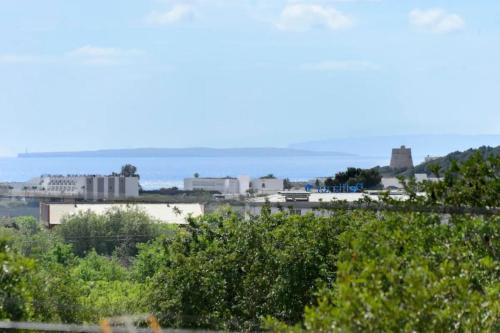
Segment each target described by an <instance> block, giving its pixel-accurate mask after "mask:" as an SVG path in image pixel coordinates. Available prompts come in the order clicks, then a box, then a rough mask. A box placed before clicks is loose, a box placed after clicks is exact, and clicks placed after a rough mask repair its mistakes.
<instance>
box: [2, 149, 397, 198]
mask: <svg viewBox="0 0 500 333" xmlns="http://www.w3.org/2000/svg"><path fill="white" fill-rule="evenodd" d="M127 163H130V164H133V165H135V166H136V167H137V172H138V174H139V175H140V183H141V186H142V187H143V188H144V189H147V190H152V189H159V188H168V187H174V186H175V187H178V188H182V187H183V179H184V178H185V177H192V176H193V174H194V173H198V174H199V175H200V177H225V176H234V177H236V176H240V175H248V176H250V177H261V176H265V175H268V174H273V175H275V176H276V177H282V178H289V179H290V180H292V181H308V180H310V179H315V178H316V177H328V176H333V175H334V174H335V173H337V172H339V171H342V170H345V169H346V168H347V167H357V168H371V167H374V166H377V165H381V166H382V165H388V164H389V157H388V156H386V157H361V156H354V157H352V156H339V157H337V156H335V157H333V156H327V157H325V156H314V157H304V156H296V157H262V158H259V157H165V158H156V157H151V158H114V157H113V158H102V157H99V158H90V157H85V158H81V157H79V158H77V157H61V158H54V157H51V158H18V157H5V158H0V182H22V181H27V180H29V179H31V178H33V177H39V176H40V175H43V174H56V175H67V174H92V175H93V174H99V175H106V174H111V173H112V172H119V171H120V169H121V166H122V165H124V164H127Z"/></svg>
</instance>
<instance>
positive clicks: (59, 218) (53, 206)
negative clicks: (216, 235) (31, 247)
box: [40, 203, 204, 227]
mask: <svg viewBox="0 0 500 333" xmlns="http://www.w3.org/2000/svg"><path fill="white" fill-rule="evenodd" d="M112 209H120V210H124V211H127V210H133V209H138V210H140V211H143V212H144V213H146V214H147V215H149V216H150V217H151V218H152V219H154V220H156V221H158V222H160V223H169V224H185V223H187V222H186V219H187V218H188V217H190V216H192V217H198V216H201V215H203V213H204V207H203V205H201V204H197V203H196V204H168V203H154V204H146V203H144V204H143V203H136V204H130V203H128V204H125V203H123V204H121V203H109V204H99V203H95V204H92V203H85V204H73V203H40V219H41V221H42V222H43V223H44V224H45V225H46V226H47V227H52V226H55V225H59V224H61V223H62V222H63V221H64V219H65V218H67V217H69V216H73V215H77V214H81V213H86V212H92V213H95V214H105V213H106V212H108V211H110V210H112Z"/></svg>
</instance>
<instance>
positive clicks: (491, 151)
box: [405, 146, 500, 175]
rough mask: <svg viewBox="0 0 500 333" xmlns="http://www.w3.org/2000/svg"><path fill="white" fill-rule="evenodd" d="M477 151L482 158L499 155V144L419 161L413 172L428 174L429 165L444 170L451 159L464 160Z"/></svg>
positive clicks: (448, 165) (429, 172)
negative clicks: (427, 160)
mask: <svg viewBox="0 0 500 333" xmlns="http://www.w3.org/2000/svg"><path fill="white" fill-rule="evenodd" d="M477 151H479V152H480V153H481V155H482V156H483V158H488V157H489V156H500V146H497V147H489V146H482V147H479V148H477V149H472V148H471V149H468V150H466V151H463V152H460V151H455V152H453V153H450V154H448V155H446V156H444V157H439V158H436V159H434V160H432V161H429V162H423V163H420V164H419V165H417V166H415V168H414V169H413V172H414V173H426V174H428V175H430V174H432V172H431V171H430V170H429V166H430V165H439V167H440V170H441V171H444V170H447V169H448V168H449V167H450V165H451V161H453V160H455V161H457V162H465V161H466V160H467V159H469V157H471V156H472V155H473V154H474V153H476V152H477ZM405 173H408V171H406V172H405Z"/></svg>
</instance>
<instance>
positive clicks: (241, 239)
mask: <svg viewBox="0 0 500 333" xmlns="http://www.w3.org/2000/svg"><path fill="white" fill-rule="evenodd" d="M356 214H364V213H361V212H358V213H356ZM356 214H355V215H356ZM350 218H351V214H350V213H345V214H339V215H338V216H335V217H329V218H316V217H315V216H314V215H312V214H311V215H307V216H296V215H287V214H284V213H281V214H277V215H270V214H268V213H263V214H262V215H261V216H259V217H255V218H252V219H251V220H244V219H242V218H240V217H239V216H237V215H235V214H233V213H221V214H218V215H211V216H205V217H203V218H199V219H193V220H191V221H190V225H189V228H187V229H186V230H184V231H180V232H179V233H178V235H177V237H176V238H175V239H174V240H171V241H168V242H166V243H164V244H163V245H162V246H163V247H164V249H163V250H157V251H158V252H160V251H164V252H165V253H167V256H166V258H165V259H166V260H165V262H164V263H163V267H162V268H161V269H160V270H159V272H158V273H157V274H156V275H154V279H153V282H152V290H153V293H152V294H151V296H150V298H151V300H152V304H153V309H154V310H155V312H156V314H157V315H158V316H159V318H160V319H161V320H162V322H163V323H164V324H165V325H167V326H177V327H205V328H217V329H256V328H258V327H259V326H260V320H261V318H262V317H263V316H265V315H268V314H269V315H273V316H275V317H277V318H279V319H281V320H284V321H286V322H291V323H293V322H297V321H299V320H301V318H302V312H303V308H304V306H305V305H306V304H309V303H311V302H313V300H314V298H315V296H314V290H315V289H316V288H317V287H319V286H320V285H321V286H323V285H325V284H326V285H329V286H331V285H332V283H333V281H334V279H335V255H336V251H337V248H338V247H337V246H336V238H337V237H338V235H339V234H340V233H341V232H342V231H343V230H344V228H345V227H346V225H348V223H349V219H350ZM150 251H151V249H150V248H148V252H150Z"/></svg>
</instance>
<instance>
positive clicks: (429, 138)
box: [289, 134, 500, 162]
mask: <svg viewBox="0 0 500 333" xmlns="http://www.w3.org/2000/svg"><path fill="white" fill-rule="evenodd" d="M401 145H406V146H407V147H410V148H411V150H412V155H413V157H414V162H418V161H419V160H423V158H424V156H427V155H431V156H444V155H446V154H448V153H449V152H450V151H457V150H459V151H463V150H467V149H470V148H477V147H480V146H492V147H496V146H498V145H500V135H498V134H494V135H454V134H438V135H393V136H375V137H359V138H343V139H330V140H320V141H310V142H301V143H295V144H291V145H289V147H290V148H293V149H304V150H310V151H342V152H348V153H352V154H356V155H361V156H390V154H391V149H392V148H396V147H399V146H401ZM415 160H416V161H415Z"/></svg>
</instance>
